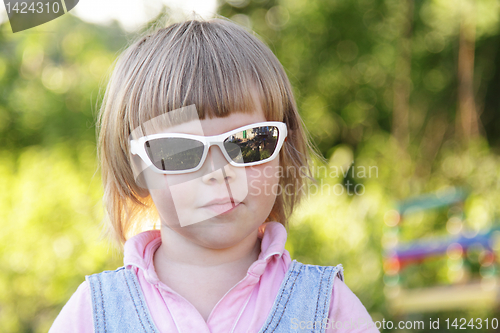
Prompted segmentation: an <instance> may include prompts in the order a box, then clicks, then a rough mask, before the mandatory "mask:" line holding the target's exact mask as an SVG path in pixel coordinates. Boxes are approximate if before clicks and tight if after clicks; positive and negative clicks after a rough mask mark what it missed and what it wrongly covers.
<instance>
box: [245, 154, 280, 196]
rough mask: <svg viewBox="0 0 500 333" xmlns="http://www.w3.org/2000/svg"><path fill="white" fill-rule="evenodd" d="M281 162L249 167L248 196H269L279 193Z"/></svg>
mask: <svg viewBox="0 0 500 333" xmlns="http://www.w3.org/2000/svg"><path fill="white" fill-rule="evenodd" d="M279 168H280V166H279V161H277V160H275V161H271V162H269V163H266V164H262V165H258V166H255V167H248V168H247V169H248V170H247V180H248V195H251V196H260V195H264V196H269V195H274V194H275V193H279V189H278V188H277V187H278V186H279V177H280V176H279Z"/></svg>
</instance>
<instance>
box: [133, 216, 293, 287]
mask: <svg viewBox="0 0 500 333" xmlns="http://www.w3.org/2000/svg"><path fill="white" fill-rule="evenodd" d="M259 238H261V239H262V242H261V252H260V254H259V258H258V259H257V260H256V261H255V262H254V263H253V264H252V265H251V266H250V268H249V269H248V274H249V275H252V276H254V277H260V276H261V275H262V274H263V273H264V271H265V269H266V266H267V263H268V262H269V261H270V260H271V259H272V258H273V257H277V258H281V256H282V255H283V251H284V250H285V243H286V238H287V232H286V229H285V227H284V226H283V225H282V224H281V223H278V222H267V223H264V224H263V225H262V226H261V227H260V228H259ZM160 245H161V234H160V230H148V231H144V232H142V233H140V234H138V235H135V236H134V237H132V238H130V239H129V240H127V242H126V243H125V247H124V258H123V262H124V265H125V266H128V267H132V266H134V267H137V268H138V269H141V270H142V271H143V274H144V277H145V278H146V280H147V281H148V282H149V283H152V284H159V283H160V281H159V279H158V275H156V270H155V268H154V266H153V255H154V253H155V251H156V250H157V249H158V247H159V246H160Z"/></svg>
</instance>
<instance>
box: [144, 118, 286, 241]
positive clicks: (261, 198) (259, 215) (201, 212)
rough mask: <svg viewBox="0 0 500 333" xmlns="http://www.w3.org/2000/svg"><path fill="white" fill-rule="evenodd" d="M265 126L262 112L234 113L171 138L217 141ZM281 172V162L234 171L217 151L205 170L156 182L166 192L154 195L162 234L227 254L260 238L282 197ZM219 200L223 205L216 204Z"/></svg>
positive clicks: (183, 127)
mask: <svg viewBox="0 0 500 333" xmlns="http://www.w3.org/2000/svg"><path fill="white" fill-rule="evenodd" d="M264 121H266V118H265V116H264V112H263V111H262V110H261V109H260V108H259V109H258V110H256V111H255V112H253V113H251V114H246V113H235V112H233V113H232V114H230V115H229V116H228V117H225V118H213V119H204V120H196V121H190V122H186V123H183V124H180V125H175V126H172V127H169V128H168V129H167V130H165V132H168V133H184V134H194V135H205V136H211V135H218V134H222V133H225V132H228V131H231V130H233V129H236V128H238V127H242V126H245V125H249V124H253V123H258V122H264ZM278 170H279V157H277V158H275V159H274V160H272V161H270V162H267V163H264V164H260V165H257V166H250V167H234V166H232V165H231V164H229V163H228V161H227V160H226V158H225V157H224V156H223V155H222V152H221V150H220V148H219V147H218V146H215V145H212V146H211V147H210V150H209V152H208V156H207V158H206V160H205V162H204V164H203V166H202V168H201V169H199V170H198V171H195V172H190V173H186V174H178V175H161V176H159V177H156V178H155V179H156V181H157V182H158V183H159V184H160V186H158V184H155V186H154V188H155V189H150V190H149V191H150V194H151V197H152V199H153V201H154V203H155V205H156V209H157V210H158V213H159V215H160V219H161V223H162V228H165V227H166V228H169V229H171V230H172V231H174V232H176V233H178V234H179V235H181V236H183V237H184V238H185V239H187V240H189V241H191V242H194V243H196V244H198V245H201V246H204V247H208V248H212V249H223V248H228V247H231V246H234V245H236V244H237V243H239V242H241V241H242V240H243V239H245V238H246V237H248V236H249V235H251V234H253V233H255V232H256V231H257V229H258V227H259V226H260V225H261V224H262V223H263V222H264V221H265V220H266V218H267V217H268V216H269V213H270V212H271V209H272V207H273V205H274V202H275V200H276V196H277V193H279V189H278V186H279V173H278ZM219 199H220V200H219ZM214 200H219V201H218V203H215V204H212V203H211V201H214Z"/></svg>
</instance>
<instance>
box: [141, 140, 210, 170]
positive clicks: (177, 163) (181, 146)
mask: <svg viewBox="0 0 500 333" xmlns="http://www.w3.org/2000/svg"><path fill="white" fill-rule="evenodd" d="M145 148H146V153H147V154H148V157H149V158H150V159H151V161H152V162H153V164H154V165H155V166H156V167H157V168H158V169H160V170H167V171H176V170H189V169H193V168H195V167H196V166H197V165H198V164H199V163H200V161H201V158H202V156H203V149H204V146H203V143H202V142H200V141H196V140H191V139H184V138H161V139H153V140H149V141H146V143H145Z"/></svg>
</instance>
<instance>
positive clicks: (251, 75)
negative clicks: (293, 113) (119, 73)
mask: <svg viewBox="0 0 500 333" xmlns="http://www.w3.org/2000/svg"><path fill="white" fill-rule="evenodd" d="M215 21H216V23H214V22H199V21H189V22H185V23H183V24H177V25H173V26H170V27H169V28H166V29H163V30H160V31H158V32H157V33H156V34H155V35H154V36H148V37H145V38H143V39H142V40H140V41H139V42H138V43H137V44H136V47H132V48H131V52H133V53H134V54H131V56H130V57H127V58H128V59H129V60H132V62H134V63H131V64H128V66H130V72H129V73H130V74H131V77H130V79H129V80H127V81H128V82H130V83H131V86H130V90H129V91H130V93H129V100H128V103H127V110H126V115H127V117H128V122H129V125H130V131H133V130H134V129H135V128H137V127H138V126H140V125H141V124H144V123H145V122H147V121H148V120H150V119H152V118H155V117H157V116H160V115H162V114H164V113H165V112H168V111H172V110H176V109H180V108H182V107H185V106H189V105H193V104H194V105H195V106H196V109H197V113H198V116H199V119H205V117H209V118H214V117H226V116H228V115H229V114H230V113H232V112H243V113H251V112H254V111H255V110H256V109H258V107H259V106H260V107H261V108H262V110H263V111H264V115H265V117H266V119H267V120H269V121H283V120H284V115H285V114H286V113H287V112H286V108H287V107H292V106H291V105H289V104H290V103H289V96H288V94H287V89H286V83H285V81H284V79H283V75H285V74H284V71H283V70H282V68H281V64H279V62H278V61H277V60H275V57H274V55H273V54H272V53H271V51H270V50H269V49H268V48H267V47H266V46H265V45H264V44H263V43H262V42H260V41H259V40H258V39H257V38H255V37H254V36H252V35H250V34H249V33H248V32H246V31H244V30H243V28H241V27H238V26H236V25H235V24H234V23H230V22H226V21H224V20H215ZM235 27H236V28H235ZM280 69H281V70H280ZM256 103H259V104H260V105H256Z"/></svg>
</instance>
